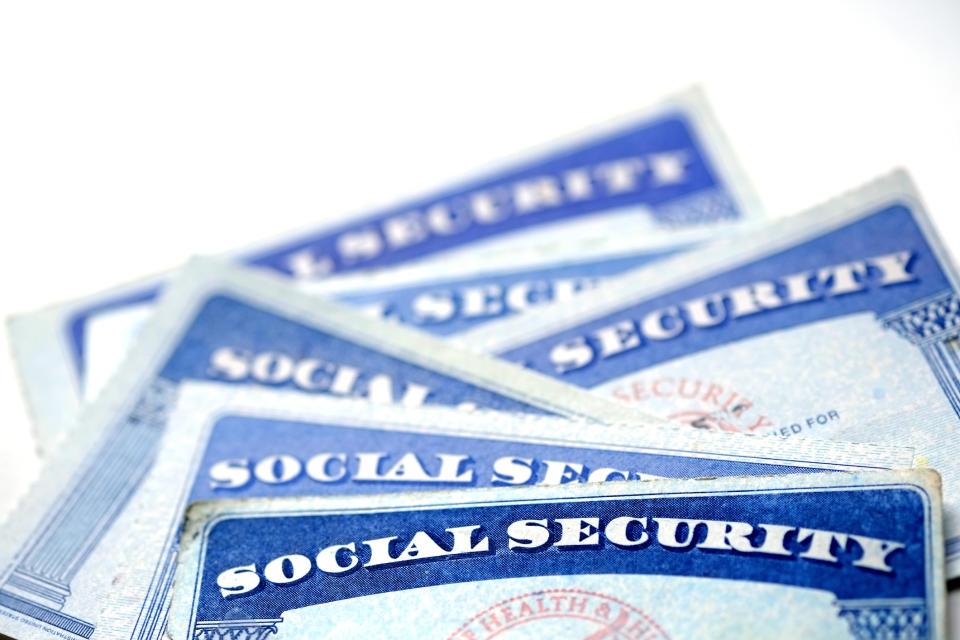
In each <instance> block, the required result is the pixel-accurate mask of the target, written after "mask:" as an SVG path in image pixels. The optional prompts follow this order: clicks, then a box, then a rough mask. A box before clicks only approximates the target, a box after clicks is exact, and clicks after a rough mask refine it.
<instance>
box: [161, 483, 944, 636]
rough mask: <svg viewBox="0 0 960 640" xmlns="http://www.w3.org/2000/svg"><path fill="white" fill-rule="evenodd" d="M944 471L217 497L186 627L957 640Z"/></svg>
mask: <svg viewBox="0 0 960 640" xmlns="http://www.w3.org/2000/svg"><path fill="white" fill-rule="evenodd" d="M940 517H941V512H940V499H939V481H938V477H937V475H936V473H935V472H933V471H931V470H914V471H879V472H864V473H852V474H850V473H824V474H797V475H784V476H774V477H762V478H721V479H712V480H669V481H649V482H614V483H605V484H601V483H594V484H579V485H565V486H559V487H520V488H516V487H512V488H491V489H473V490H465V491H459V492H433V493H411V494H394V495H379V496H361V497H355V496H343V497H315V498H281V499H251V500H229V501H223V500H221V501H213V502H200V503H196V504H194V505H193V506H192V507H191V509H190V510H189V512H188V514H187V521H186V525H185V527H184V532H183V536H182V540H183V542H182V547H181V554H182V555H181V560H180V566H179V567H178V570H177V574H176V578H175V584H174V597H173V604H172V607H171V613H170V620H169V623H168V625H167V633H168V635H169V637H170V638H171V639H172V640H194V639H197V638H201V639H207V638H222V637H231V638H263V637H267V636H268V635H269V634H271V633H277V635H278V636H279V637H287V638H316V637H337V638H361V637H377V638H446V639H448V640H453V639H455V640H480V639H483V640H487V639H492V638H646V639H659V638H733V639H737V640H739V639H741V638H777V639H779V638H784V637H791V638H830V639H836V638H857V639H865V638H885V639H886V638H943V637H945V633H946V630H945V626H944V623H945V620H944V618H945V613H944V599H945V593H944V592H945V582H944V575H943V565H942V560H943V556H942V554H943V538H942V532H941V530H940V525H941V521H940Z"/></svg>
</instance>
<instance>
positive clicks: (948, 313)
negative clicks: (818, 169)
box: [460, 172, 960, 576]
mask: <svg viewBox="0 0 960 640" xmlns="http://www.w3.org/2000/svg"><path fill="white" fill-rule="evenodd" d="M958 282H960V279H958V276H957V271H956V268H955V265H954V263H953V262H952V260H951V259H950V257H949V256H948V255H947V253H946V251H945V249H944V248H943V246H942V244H941V241H940V239H939V237H938V236H937V233H936V231H935V230H934V228H933V226H932V225H931V223H930V220H929V218H928V217H927V214H926V212H925V211H924V209H923V206H922V205H921V203H920V200H919V197H918V196H917V194H916V191H915V189H914V188H913V185H912V184H911V182H910V180H909V178H908V177H907V176H906V175H905V174H904V173H900V172H898V173H894V174H891V175H890V176H888V177H886V178H883V179H880V180H878V181H876V182H874V183H872V184H870V185H867V186H865V187H863V188H862V189H859V190H857V191H853V192H851V193H850V194H848V195H847V196H845V197H842V198H839V199H837V200H835V201H833V202H831V203H829V204H826V205H824V206H822V207H819V208H816V209H813V210H811V211H807V212H805V213H803V214H800V215H798V216H795V217H794V218H792V219H788V220H784V221H781V222H775V223H770V225H769V228H768V229H767V230H766V231H762V232H758V233H754V234H752V235H751V237H750V238H749V241H742V240H736V239H734V240H732V241H731V242H729V243H727V244H725V245H724V246H721V247H714V248H709V249H704V250H703V251H702V252H698V253H697V254H695V255H693V254H691V255H688V256H684V257H682V258H678V259H676V260H671V261H669V262H667V263H664V264H663V265H662V266H657V267H655V268H652V269H650V270H640V271H638V272H634V273H631V274H625V275H624V276H622V277H620V278H618V279H614V280H611V281H609V283H608V284H609V286H607V285H606V284H605V285H601V286H600V287H598V288H597V289H595V290H594V291H592V292H586V293H584V294H583V295H582V296H579V297H578V298H577V300H576V301H575V302H571V303H568V304H565V305H550V306H549V308H546V307H541V308H540V309H535V310H532V311H531V312H529V313H528V314H524V315H521V316H518V317H517V318H515V319H508V320H505V321H503V322H500V323H490V324H488V325H485V326H484V327H481V328H479V329H477V330H476V331H474V332H468V333H466V334H461V337H460V339H462V340H463V342H464V343H466V344H472V345H475V346H477V347H481V348H485V349H488V350H490V351H493V352H494V353H497V354H500V355H502V356H503V357H504V358H505V359H507V360H511V361H514V362H518V363H523V364H524V365H525V366H527V367H528V368H529V369H531V370H533V371H537V372H540V373H543V374H545V375H549V376H553V377H554V378H556V379H558V380H563V381H565V382H569V383H571V384H574V385H577V386H579V387H584V388H589V389H592V390H593V391H594V392H596V393H597V394H598V395H601V396H603V397H606V398H610V399H617V400H619V401H621V402H623V403H624V404H625V405H628V406H633V407H636V408H638V409H641V410H643V411H645V412H652V413H655V414H657V415H660V416H663V417H667V418H669V419H671V420H675V421H682V422H686V423H688V424H690V425H692V426H694V427H700V428H704V429H718V430H730V431H742V432H746V433H758V434H776V435H779V436H784V437H789V438H792V439H795V438H797V437H821V438H837V439H845V440H857V441H871V442H894V443H902V444H908V445H910V446H913V447H915V448H916V449H917V451H918V452H920V453H922V454H923V455H925V456H926V457H927V461H928V464H930V465H931V466H933V467H934V468H936V469H938V470H939V471H940V473H941V474H942V476H943V480H944V503H945V512H946V531H947V547H948V548H947V558H948V562H949V563H950V567H949V569H948V573H949V574H950V576H956V575H960V462H958V461H960V439H958V436H957V434H958V433H960V350H958V333H960V320H958V319H960V296H958Z"/></svg>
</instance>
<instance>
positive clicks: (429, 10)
mask: <svg viewBox="0 0 960 640" xmlns="http://www.w3.org/2000/svg"><path fill="white" fill-rule="evenodd" d="M696 82H700V83H702V84H703V85H704V86H705V88H706V90H707V93H708V98H709V99H710V101H711V103H712V104H713V106H714V108H715V111H716V113H717V115H718V118H719V120H720V122H721V124H722V125H723V127H724V129H725V131H726V133H727V135H728V136H729V138H730V140H731V141H732V143H733V146H734V149H735V150H736V152H737V153H738V155H739V157H740V159H741V161H742V163H743V165H744V166H745V168H746V171H747V173H748V175H749V176H750V177H751V178H752V179H753V182H754V184H755V186H756V189H757V191H758V192H759V195H760V197H761V199H762V201H763V203H764V204H765V206H766V209H767V211H768V213H769V214H770V215H774V216H776V215H787V214H790V213H792V212H794V211H797V210H800V209H802V208H804V207H807V206H810V205H813V204H816V203H817V202H818V201H821V200H824V199H826V198H829V197H831V196H833V195H836V194H837V193H839V192H841V191H843V190H846V189H848V188H851V187H853V186H856V185H857V184H859V183H861V182H865V181H867V180H869V179H871V178H873V177H875V176H876V175H877V174H880V173H882V172H885V171H887V170H888V169H891V168H893V167H895V166H905V167H907V168H908V169H909V170H910V172H911V173H912V174H913V177H914V178H915V180H916V182H917V184H918V186H919V188H920V191H921V192H922V194H923V195H924V198H925V200H926V203H927V205H928V206H929V208H930V210H931V213H932V215H933V217H934V220H935V222H936V223H937V224H938V226H939V228H940V230H941V232H942V233H943V235H944V236H945V239H946V242H947V245H948V246H949V247H950V248H951V249H952V251H953V253H954V254H960V217H958V215H957V212H958V210H960V189H958V181H960V178H958V169H960V3H957V2H920V1H916V0H914V1H911V2H907V1H906V0H904V1H903V2H879V1H878V2H836V1H834V2H823V3H819V2H803V3H796V4H792V5H786V4H781V3H771V2H757V3H745V2H722V3H721V2H704V3H689V2H659V3H629V4H619V3H603V2H592V3H579V4H569V5H564V4H560V3H556V2H544V3H524V4H520V3H513V2H511V3H503V4H498V3H491V2H485V3H475V4H473V5H469V6H468V5H465V4H459V3H437V4H414V3H408V2H405V3H391V4H383V5H377V4H359V3H340V4H339V6H337V7H334V6H324V5H322V4H321V3H313V2H311V3H303V4H300V3H293V2H287V3H267V2H263V3H249V2H236V1H234V2H225V3H218V2H212V3H202V2H201V3H195V2H191V3H183V4H178V3H171V2H164V3H153V4H145V3H129V2H124V3H116V4H111V3H97V2H84V3H63V4H57V3H48V2H6V3H4V4H3V5H0V220H2V225H3V227H2V232H0V273H2V276H0V287H2V289H0V315H3V316H6V315H9V314H10V313H15V312H18V311H29V310H33V309H35V308H37V307H40V306H43V305H45V304H48V303H51V302H54V301H57V300H60V299H63V298H70V297H76V296H79V295H82V294H85V293H90V292H94V291H97V290H98V289H101V288H103V287H105V286H108V285H111V284H116V283H118V282H121V281H124V280H128V279H132V278H134V277H136V276H139V275H142V274H146V273H149V272H153V271H157V270H161V269H164V268H167V267H170V266H174V265H176V264H177V263H178V262H181V261H182V260H184V259H185V258H187V257H188V256H190V255H191V254H196V253H211V252H219V251H222V250H227V249H231V248H233V247H235V246H238V245H245V244H249V243H250V242H252V241H256V240H258V239H262V238H265V237H271V236H275V235H277V234H278V233H279V232H282V231H284V230H286V229H290V228H297V227H303V226H306V225H310V224H314V223H319V222H324V221H329V220H333V219H334V218H337V217H343V216H346V215H349V214H351V213H357V212H362V211H364V210H366V209H368V208H369V207H372V206H374V205H376V204H379V203H386V202H389V201H390V200H392V199H393V198H395V197H397V196H401V195H408V194H414V193H416V192H417V191H420V190H424V189H428V188H430V187H433V186H439V185H441V184H442V183H443V182H444V180H445V179H447V178H450V177H457V176H461V175H465V174H468V173H469V172H470V171H471V170H472V169H474V168H475V167H478V166H486V165H488V164H489V163H490V162H492V161H495V160H497V159H498V158H501V157H504V156H508V155H510V154H512V153H515V152H518V151H522V150H524V149H525V148H527V147H530V146H533V145H537V144H540V143H543V142H545V141H548V140H549V139H550V138H551V137H553V136H556V135H560V134H566V133H569V132H571V131H574V130H576V129H579V128H581V127H585V126H589V125H591V124H594V123H596V122H599V121H603V120H606V119H608V118H610V117H613V116H617V115H619V114H621V113H623V112H628V111H630V110H632V109H635V108H638V107H642V106H643V105H644V104H646V103H648V102H651V101H653V100H655V99H656V98H657V97H659V96H660V95H662V94H664V93H668V92H670V91H673V90H675V89H679V88H683V87H685V86H687V85H689V84H692V83H696ZM0 343H2V345H0V347H2V349H3V351H4V352H5V353H6V352H7V349H6V336H5V335H3V336H2V337H0ZM38 472H39V459H38V458H37V456H36V454H35V453H34V449H33V444H32V440H31V438H30V431H29V425H28V420H27V416H26V414H25V411H24V408H23V405H22V402H21V400H20V396H19V389H18V387H17V381H16V377H15V374H14V371H13V368H12V366H11V364H10V362H9V358H8V357H3V358H0V516H2V515H3V514H5V513H6V512H8V511H9V510H10V509H12V508H13V506H14V505H15V503H16V500H17V498H18V497H19V495H20V494H21V493H22V492H23V491H24V490H25V489H26V488H27V486H28V485H29V483H30V482H31V480H32V478H33V477H35V475H36V474H37V473H38ZM958 611H960V609H958Z"/></svg>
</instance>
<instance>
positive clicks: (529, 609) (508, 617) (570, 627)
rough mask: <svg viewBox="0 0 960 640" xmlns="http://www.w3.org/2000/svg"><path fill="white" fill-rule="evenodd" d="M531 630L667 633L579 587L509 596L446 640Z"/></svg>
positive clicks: (582, 634)
mask: <svg viewBox="0 0 960 640" xmlns="http://www.w3.org/2000/svg"><path fill="white" fill-rule="evenodd" d="M531 632H535V633H538V634H548V635H543V637H563V638H578V639H582V640H601V639H603V640H627V639H630V640H665V639H666V638H668V637H669V636H667V634H666V632H665V631H664V630H663V629H661V628H660V626H659V625H658V624H657V623H656V621H654V620H653V618H651V617H650V616H649V615H648V614H646V613H644V612H643V611H641V610H640V609H638V608H636V607H634V606H632V605H630V604H627V603H626V602H623V601H622V600H619V599H617V598H612V597H610V596H607V595H604V594H602V593H595V592H592V591H584V590H581V589H547V590H544V591H533V592H531V593H525V594H523V595H518V596H514V597H512V598H509V599H507V600H503V601H502V602H498V603H497V604H495V605H493V606H492V607H488V608H487V609H484V610H483V611H481V612H480V613H478V614H477V615H475V616H473V617H472V618H470V619H469V620H467V621H466V622H465V623H463V624H462V625H461V626H460V628H459V629H457V630H456V631H454V632H453V633H452V634H450V635H449V636H448V638H447V640H489V639H492V638H497V639H498V640H509V639H510V638H514V637H528V635H529V634H530V633H531ZM561 632H562V635H557V634H559V633H561Z"/></svg>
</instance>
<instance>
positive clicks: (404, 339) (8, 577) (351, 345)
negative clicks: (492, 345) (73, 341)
mask: <svg viewBox="0 0 960 640" xmlns="http://www.w3.org/2000/svg"><path fill="white" fill-rule="evenodd" d="M188 380H216V381H222V382H227V383H234V384H240V383H243V384H248V385H249V384H253V385H265V386H271V387H285V388H296V389H300V390H303V391H305V392H309V393H314V394H328V395H337V396H349V397H357V398H363V399H365V400H368V401H371V402H375V403H390V402H395V403H398V404H403V405H406V406H418V405H421V404H424V403H427V404H430V403H436V404H445V405H454V406H457V407H459V408H462V409H471V408H474V407H488V408H495V409H501V410H509V411H521V412H522V411H528V412H534V413H537V412H539V413H550V414H555V415H568V416H575V417H580V418H584V419H587V420H608V421H611V422H626V423H633V424H638V425H639V424H643V423H658V422H659V419H656V418H649V419H646V418H644V417H643V416H642V414H640V413H639V412H637V411H636V410H634V409H632V408H629V407H622V406H619V405H616V404H613V403H610V402H609V401H606V400H603V399H601V398H597V397H596V396H593V395H592V394H590V393H588V392H585V391H583V390H580V389H576V388H570V387H569V386H568V385H565V384H563V383H558V382H556V381H554V380H551V379H550V378H548V377H546V376H539V375H536V374H531V373H530V372H527V371H524V370H523V369H522V368H520V367H516V366H514V365H511V364H509V363H505V362H501V361H497V360H495V359H493V358H490V357H476V356H474V355H472V354H470V353H468V352H464V351H461V350H458V349H456V348H453V347H451V346H449V345H447V344H446V343H445V342H443V341H441V340H439V339H437V338H433V337H431V336H429V335H426V334H421V333H420V332H417V331H414V330H412V329H408V328H406V327H401V326H397V325H391V324H389V323H386V322H383V321H380V320H376V319H373V318H367V317H365V316H363V315H362V314H360V313H358V312H356V311H353V310H351V309H349V308H346V307H343V306H341V305H337V304H335V303H329V302H326V301H323V300H321V299H319V298H317V297H316V296H310V295H307V294H303V293H300V292H298V291H296V289H295V288H294V287H293V286H292V285H290V284H288V283H285V282H283V281H282V280H280V279H278V278H276V277H274V276H271V275H267V274H260V273H255V272H252V271H251V270H250V269H247V268H244V267H239V266H230V265H226V264H221V263H219V262H217V261H212V262H211V261H197V262H194V263H192V264H191V265H189V266H187V267H186V268H184V269H183V271H182V273H181V276H180V278H179V279H178V280H177V281H176V282H175V283H174V284H173V285H172V286H171V287H170V288H169V290H168V291H167V292H166V294H165V295H164V298H163V301H162V303H161V305H160V308H159V310H158V313H157V314H155V315H154V317H153V319H152V320H151V323H150V324H149V325H148V327H146V328H145V329H144V332H143V333H142V334H141V338H140V344H139V345H138V348H137V349H136V350H135V351H134V352H133V353H132V354H131V356H130V358H128V360H127V361H126V363H125V365H124V366H123V367H122V368H121V370H120V371H119V372H118V374H117V376H116V377H115V379H114V382H113V383H112V384H111V385H110V386H109V387H108V389H107V390H106V391H105V392H104V393H103V394H102V395H101V398H100V399H99V400H98V401H97V402H96V403H94V404H93V405H91V406H90V407H89V409H88V411H87V412H86V413H85V415H84V418H83V420H82V421H81V422H80V423H79V424H78V425H77V426H76V428H75V429H73V430H72V431H71V433H70V434H69V436H68V438H67V439H66V440H65V441H64V442H62V443H61V444H60V445H59V446H58V447H57V449H56V451H54V452H52V454H51V456H50V457H49V458H48V460H47V462H46V464H45V467H44V469H43V472H42V473H41V475H40V478H39V480H38V481H37V483H36V484H35V485H34V486H33V487H32V489H31V491H30V492H29V493H28V494H27V495H26V496H25V497H24V498H23V499H22V500H21V502H20V506H19V508H18V509H17V510H16V511H15V512H14V513H13V514H12V516H11V518H10V520H9V522H7V523H6V525H5V526H4V528H3V529H2V531H0V633H3V634H7V635H11V636H13V637H16V638H19V639H29V638H52V637H55V636H58V634H64V633H66V634H73V635H76V636H81V637H90V636H92V635H93V634H94V632H95V630H96V618H97V611H98V609H99V602H98V594H99V592H100V591H99V590H100V585H101V584H103V583H104V578H107V579H109V577H110V575H111V565H112V563H113V562H114V561H115V560H116V556H115V554H114V552H113V550H114V549H116V548H117V545H118V544H120V542H121V541H122V540H123V539H124V538H125V536H126V535H127V533H126V529H125V523H126V522H127V518H128V513H127V510H126V506H127V503H128V501H129V500H130V498H131V496H132V495H133V493H134V492H135V491H136V488H137V487H138V486H139V484H140V483H141V482H142V480H143V477H144V475H145V474H146V473H147V471H148V469H149V468H150V465H151V462H152V460H153V457H154V455H155V453H156V448H157V444H158V442H159V439H160V437H161V436H162V434H163V431H164V429H165V428H166V422H167V414H168V412H169V410H170V407H171V405H172V402H173V400H174V398H175V397H176V393H177V389H178V387H179V385H180V384H181V383H182V382H184V381H188Z"/></svg>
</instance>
